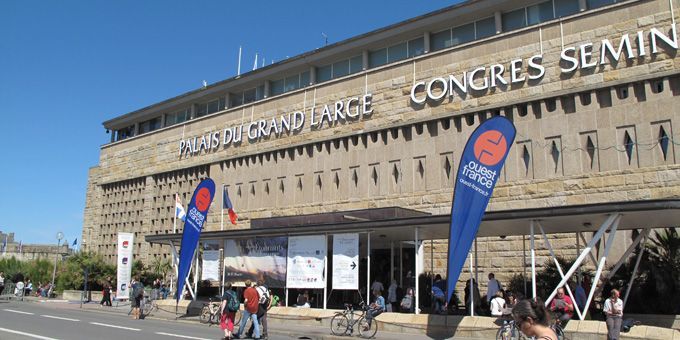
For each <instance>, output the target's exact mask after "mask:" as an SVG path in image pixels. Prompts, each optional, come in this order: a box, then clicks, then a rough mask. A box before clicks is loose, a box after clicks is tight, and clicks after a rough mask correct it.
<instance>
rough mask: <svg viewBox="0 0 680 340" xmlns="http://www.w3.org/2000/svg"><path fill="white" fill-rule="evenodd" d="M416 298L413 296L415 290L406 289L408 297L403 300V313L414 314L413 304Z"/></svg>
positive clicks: (405, 296)
mask: <svg viewBox="0 0 680 340" xmlns="http://www.w3.org/2000/svg"><path fill="white" fill-rule="evenodd" d="M414 302H415V296H414V295H413V288H411V287H409V288H408V289H406V295H404V297H403V298H402V299H401V302H400V303H399V307H400V310H401V312H402V313H413V304H414Z"/></svg>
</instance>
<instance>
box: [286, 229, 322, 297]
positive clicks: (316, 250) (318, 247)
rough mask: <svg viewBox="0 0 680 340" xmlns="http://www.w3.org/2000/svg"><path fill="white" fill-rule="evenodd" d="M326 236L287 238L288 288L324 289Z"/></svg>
mask: <svg viewBox="0 0 680 340" xmlns="http://www.w3.org/2000/svg"><path fill="white" fill-rule="evenodd" d="M326 248H327V247H326V236H325V235H312V236H291V237H289V238H288V267H287V270H286V271H287V277H286V285H287V286H288V288H312V289H313V288H324V287H325V286H326V278H325V277H324V268H325V266H324V265H325V263H324V260H325V257H326V251H327V249H326Z"/></svg>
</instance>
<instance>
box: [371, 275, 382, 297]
mask: <svg viewBox="0 0 680 340" xmlns="http://www.w3.org/2000/svg"><path fill="white" fill-rule="evenodd" d="M384 290H385V286H383V284H382V282H380V281H379V280H378V278H377V277H376V278H375V281H373V283H372V284H371V291H372V292H375V291H378V293H379V294H382V292H383V291H384Z"/></svg>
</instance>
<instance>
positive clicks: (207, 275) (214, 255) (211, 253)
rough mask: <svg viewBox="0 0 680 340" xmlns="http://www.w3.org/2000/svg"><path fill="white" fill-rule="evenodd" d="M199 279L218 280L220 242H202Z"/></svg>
mask: <svg viewBox="0 0 680 340" xmlns="http://www.w3.org/2000/svg"><path fill="white" fill-rule="evenodd" d="M201 280H210V281H220V242H219V241H205V242H203V268H202V270H201Z"/></svg>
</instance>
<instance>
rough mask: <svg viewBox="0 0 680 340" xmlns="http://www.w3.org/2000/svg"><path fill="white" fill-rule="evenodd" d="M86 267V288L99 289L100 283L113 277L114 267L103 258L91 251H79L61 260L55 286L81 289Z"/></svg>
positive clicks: (62, 288)
mask: <svg viewBox="0 0 680 340" xmlns="http://www.w3.org/2000/svg"><path fill="white" fill-rule="evenodd" d="M86 268H87V269H88V271H89V273H88V289H89V290H99V289H101V288H102V283H103V282H104V281H105V280H107V279H108V278H109V277H113V276H114V273H115V268H114V267H113V266H112V265H110V264H108V263H106V262H105V261H104V258H103V257H102V256H101V255H99V254H95V253H93V252H80V253H77V254H74V255H73V256H71V257H69V258H68V259H67V260H66V261H64V262H63V264H62V265H61V268H60V271H59V277H58V279H57V288H58V289H59V290H64V289H83V287H84V283H85V275H84V274H85V269H86Z"/></svg>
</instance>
